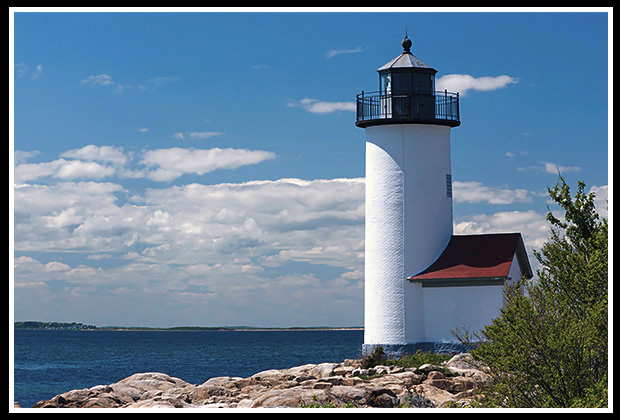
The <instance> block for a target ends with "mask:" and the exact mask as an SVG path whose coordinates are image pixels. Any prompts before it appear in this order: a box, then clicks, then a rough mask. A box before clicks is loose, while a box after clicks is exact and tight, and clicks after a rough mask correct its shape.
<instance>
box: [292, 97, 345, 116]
mask: <svg viewBox="0 0 620 420" xmlns="http://www.w3.org/2000/svg"><path fill="white" fill-rule="evenodd" d="M287 105H288V106H289V107H301V108H303V109H305V110H306V111H308V112H312V113H313V114H331V113H333V112H338V111H348V112H351V111H352V112H354V111H355V103H354V102H327V101H320V100H318V99H312V98H304V99H302V100H300V101H297V102H289V103H288V104H287Z"/></svg>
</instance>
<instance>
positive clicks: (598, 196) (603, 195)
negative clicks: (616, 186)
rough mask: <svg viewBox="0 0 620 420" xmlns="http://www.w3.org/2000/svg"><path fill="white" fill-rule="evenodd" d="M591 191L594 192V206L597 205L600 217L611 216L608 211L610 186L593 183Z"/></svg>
mask: <svg viewBox="0 0 620 420" xmlns="http://www.w3.org/2000/svg"><path fill="white" fill-rule="evenodd" d="M589 193H594V206H595V207H596V212H597V213H598V214H599V216H600V217H605V218H607V217H609V211H608V199H609V186H608V185H603V186H600V187H598V186H596V185H593V186H592V187H590V191H588V194H589Z"/></svg>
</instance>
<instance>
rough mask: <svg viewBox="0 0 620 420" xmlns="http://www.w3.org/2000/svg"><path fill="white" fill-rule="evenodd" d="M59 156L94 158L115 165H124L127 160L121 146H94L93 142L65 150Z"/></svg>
mask: <svg viewBox="0 0 620 420" xmlns="http://www.w3.org/2000/svg"><path fill="white" fill-rule="evenodd" d="M60 156H61V157H67V158H75V159H83V160H96V161H99V162H110V163H114V164H117V165H124V164H126V163H127V160H128V156H127V155H126V154H125V152H124V151H123V148H122V147H114V146H95V145H93V144H90V145H88V146H84V147H82V148H80V149H72V150H67V151H66V152H64V153H62V154H61V155H60Z"/></svg>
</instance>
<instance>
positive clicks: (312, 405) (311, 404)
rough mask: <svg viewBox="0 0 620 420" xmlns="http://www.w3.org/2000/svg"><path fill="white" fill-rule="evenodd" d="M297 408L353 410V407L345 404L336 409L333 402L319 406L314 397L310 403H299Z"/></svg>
mask: <svg viewBox="0 0 620 420" xmlns="http://www.w3.org/2000/svg"><path fill="white" fill-rule="evenodd" d="M299 408H355V405H353V404H351V403H346V404H344V405H342V406H340V407H337V406H336V405H335V404H334V403H333V402H331V401H328V402H326V403H324V404H319V402H318V398H317V397H316V395H313V396H312V402H311V403H309V404H307V403H305V402H304V401H300V402H299Z"/></svg>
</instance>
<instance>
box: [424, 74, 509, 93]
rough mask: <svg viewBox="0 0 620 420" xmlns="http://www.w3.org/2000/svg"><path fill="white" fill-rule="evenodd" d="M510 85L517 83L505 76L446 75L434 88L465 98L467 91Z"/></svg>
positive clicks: (489, 89) (486, 89)
mask: <svg viewBox="0 0 620 420" xmlns="http://www.w3.org/2000/svg"><path fill="white" fill-rule="evenodd" d="M512 83H517V80H516V79H515V78H513V77H510V76H506V75H502V76H497V77H492V76H482V77H473V76H470V75H469V74H446V75H445V76H442V77H440V78H438V79H437V80H436V81H435V86H436V88H437V90H445V89H447V90H448V91H449V92H459V93H460V95H461V96H465V95H467V92H468V91H469V90H478V91H491V90H497V89H502V88H504V87H506V86H507V85H509V84H512Z"/></svg>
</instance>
